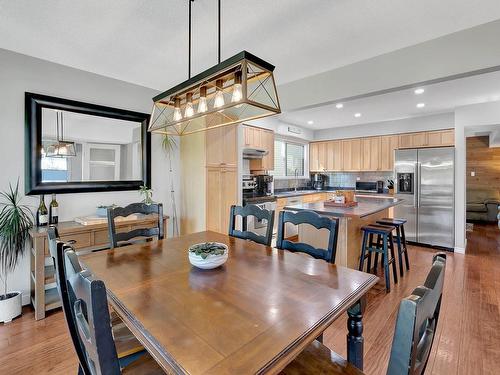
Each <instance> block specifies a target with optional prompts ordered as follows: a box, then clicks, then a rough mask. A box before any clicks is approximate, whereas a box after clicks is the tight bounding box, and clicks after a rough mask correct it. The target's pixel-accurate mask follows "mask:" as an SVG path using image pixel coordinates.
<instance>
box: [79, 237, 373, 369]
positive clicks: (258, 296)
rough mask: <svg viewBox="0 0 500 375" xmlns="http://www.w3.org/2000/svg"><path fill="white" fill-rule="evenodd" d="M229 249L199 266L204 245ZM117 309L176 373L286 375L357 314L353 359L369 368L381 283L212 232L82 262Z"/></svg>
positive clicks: (351, 325) (350, 339)
mask: <svg viewBox="0 0 500 375" xmlns="http://www.w3.org/2000/svg"><path fill="white" fill-rule="evenodd" d="M204 242H220V243H223V244H226V245H227V246H228V259H227V261H226V262H225V263H224V264H223V265H222V266H220V267H218V268H215V269H211V270H203V269H198V268H196V267H194V266H192V265H191V263H190V262H189V259H188V248H189V247H190V246H191V245H193V244H197V243H204ZM80 262H81V263H82V266H83V267H84V268H86V269H88V270H90V272H92V274H93V276H94V277H95V278H97V279H100V280H102V281H104V283H105V285H106V289H107V295H108V300H109V303H110V305H111V306H112V308H113V310H115V312H116V313H117V314H118V315H119V316H120V317H121V318H122V320H123V321H124V322H125V324H126V325H127V326H128V328H129V329H130V330H131V331H132V333H133V334H134V335H135V336H136V337H137V339H138V340H139V341H140V342H141V343H142V345H144V347H145V348H146V350H147V351H148V352H149V353H150V354H151V356H152V357H153V358H154V359H155V360H156V361H157V362H158V364H159V365H160V366H161V367H162V368H163V369H164V370H165V371H166V372H168V373H178V374H254V373H259V374H260V373H271V374H274V373H279V372H280V371H281V370H282V369H283V368H285V367H286V365H287V364H288V363H290V362H291V361H293V360H294V358H295V357H297V356H298V355H299V354H300V353H301V351H303V350H304V349H305V348H306V347H307V346H308V345H309V344H310V343H312V342H313V341H314V340H315V339H316V338H318V337H321V335H322V333H323V332H324V331H325V329H327V328H328V327H329V326H330V325H331V324H332V322H334V321H335V320H336V319H337V318H339V316H341V315H343V314H345V313H347V314H348V333H347V340H346V342H347V346H348V348H347V349H348V350H347V353H348V356H347V357H348V358H347V360H348V361H349V362H351V363H353V364H354V365H356V366H357V367H359V368H361V369H362V367H363V337H362V330H363V325H362V314H363V311H364V305H365V299H366V293H367V292H368V290H369V289H370V288H371V287H372V286H373V285H374V284H375V283H376V282H377V280H378V278H377V277H376V276H374V275H371V274H367V273H364V272H360V271H356V270H353V269H349V268H346V267H341V266H336V265H335V264H330V263H327V262H325V261H324V260H319V259H314V258H312V257H309V256H307V255H305V254H301V253H293V252H289V251H284V250H278V249H275V248H272V247H268V246H264V245H261V244H258V243H254V242H251V241H248V240H243V239H239V238H234V237H229V236H228V235H224V234H220V233H216V232H211V231H205V232H198V233H193V234H187V235H183V236H179V237H175V238H168V239H163V240H156V241H149V242H143V243H136V244H131V245H127V246H124V247H119V248H115V249H110V250H104V251H99V252H94V253H90V254H85V255H82V256H80Z"/></svg>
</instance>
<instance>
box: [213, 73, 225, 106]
mask: <svg viewBox="0 0 500 375" xmlns="http://www.w3.org/2000/svg"><path fill="white" fill-rule="evenodd" d="M215 85H216V86H217V91H216V93H215V99H214V108H220V107H222V106H223V105H224V93H223V92H222V79H218V80H217V81H216V82H215Z"/></svg>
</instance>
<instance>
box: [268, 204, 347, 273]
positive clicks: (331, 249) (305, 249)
mask: <svg viewBox="0 0 500 375" xmlns="http://www.w3.org/2000/svg"><path fill="white" fill-rule="evenodd" d="M287 223H291V224H293V225H300V224H309V225H312V226H313V227H314V228H316V229H318V230H319V229H326V230H328V231H329V236H328V244H327V247H326V249H320V248H316V247H314V246H311V245H310V244H307V243H303V242H292V241H290V240H288V239H286V238H285V227H286V224H287ZM338 233H339V219H338V218H328V217H325V216H320V215H318V214H317V213H316V212H313V211H299V212H292V211H281V212H280V214H279V222H278V239H277V241H276V247H277V248H278V249H281V250H289V251H292V252H300V253H305V254H309V255H310V256H312V257H313V258H316V259H323V260H326V261H327V262H329V263H335V255H336V252H337V238H338Z"/></svg>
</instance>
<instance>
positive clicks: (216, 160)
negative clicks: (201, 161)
mask: <svg viewBox="0 0 500 375" xmlns="http://www.w3.org/2000/svg"><path fill="white" fill-rule="evenodd" d="M205 140H206V158H207V160H206V166H207V167H219V166H220V165H221V163H222V160H223V156H224V155H223V153H222V150H223V149H224V134H223V133H222V128H214V129H210V130H207V131H206V134H205Z"/></svg>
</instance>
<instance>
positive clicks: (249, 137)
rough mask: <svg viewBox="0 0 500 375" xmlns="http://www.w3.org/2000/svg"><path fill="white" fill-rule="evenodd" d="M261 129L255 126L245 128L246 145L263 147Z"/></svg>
mask: <svg viewBox="0 0 500 375" xmlns="http://www.w3.org/2000/svg"><path fill="white" fill-rule="evenodd" d="M261 130H262V129H260V128H256V127H253V126H245V127H244V128H243V144H244V147H246V148H257V149H262V137H261V134H262V133H261Z"/></svg>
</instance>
